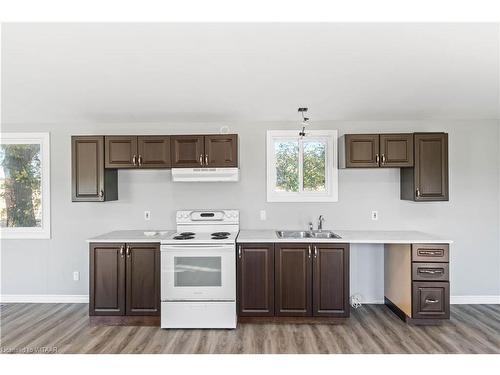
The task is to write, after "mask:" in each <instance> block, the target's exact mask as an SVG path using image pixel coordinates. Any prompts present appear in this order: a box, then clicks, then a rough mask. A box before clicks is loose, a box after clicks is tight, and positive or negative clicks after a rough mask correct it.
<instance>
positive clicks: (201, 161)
mask: <svg viewBox="0 0 500 375" xmlns="http://www.w3.org/2000/svg"><path fill="white" fill-rule="evenodd" d="M200 165H201V166H203V154H200Z"/></svg>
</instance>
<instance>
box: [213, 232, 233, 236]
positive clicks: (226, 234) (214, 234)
mask: <svg viewBox="0 0 500 375" xmlns="http://www.w3.org/2000/svg"><path fill="white" fill-rule="evenodd" d="M229 234H230V233H229V232H214V233H212V236H213V237H227V236H229Z"/></svg>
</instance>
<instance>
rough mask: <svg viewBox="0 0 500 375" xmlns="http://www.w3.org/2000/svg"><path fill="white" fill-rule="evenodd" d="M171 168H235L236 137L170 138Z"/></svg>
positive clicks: (218, 135) (181, 136)
mask: <svg viewBox="0 0 500 375" xmlns="http://www.w3.org/2000/svg"><path fill="white" fill-rule="evenodd" d="M171 154H172V157H171V159H172V168H196V167H201V168H203V167H237V166H238V135H236V134H216V135H175V136H171Z"/></svg>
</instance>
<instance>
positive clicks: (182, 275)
mask: <svg viewBox="0 0 500 375" xmlns="http://www.w3.org/2000/svg"><path fill="white" fill-rule="evenodd" d="M176 223H177V232H176V233H175V234H173V235H172V236H170V237H169V238H168V239H165V240H162V241H161V327H162V328H236V322H237V318H236V237H237V235H238V231H239V211H238V210H185V211H177V215H176Z"/></svg>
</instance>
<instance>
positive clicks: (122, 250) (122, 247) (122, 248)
mask: <svg viewBox="0 0 500 375" xmlns="http://www.w3.org/2000/svg"><path fill="white" fill-rule="evenodd" d="M124 250H125V247H124V246H123V245H122V246H121V247H120V255H121V257H122V258H123V256H124V255H125V253H124Z"/></svg>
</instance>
